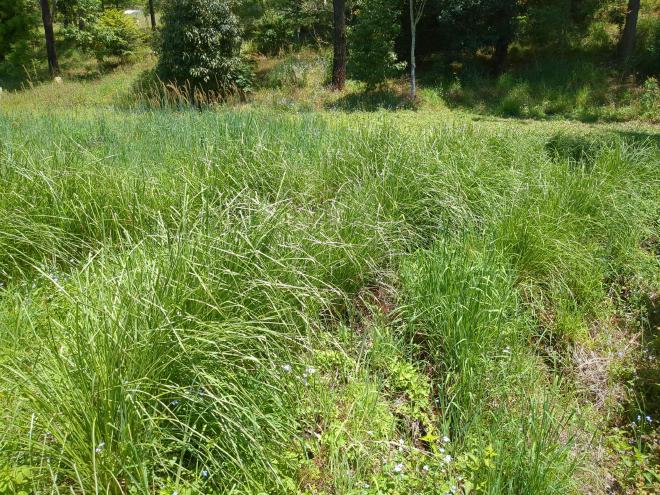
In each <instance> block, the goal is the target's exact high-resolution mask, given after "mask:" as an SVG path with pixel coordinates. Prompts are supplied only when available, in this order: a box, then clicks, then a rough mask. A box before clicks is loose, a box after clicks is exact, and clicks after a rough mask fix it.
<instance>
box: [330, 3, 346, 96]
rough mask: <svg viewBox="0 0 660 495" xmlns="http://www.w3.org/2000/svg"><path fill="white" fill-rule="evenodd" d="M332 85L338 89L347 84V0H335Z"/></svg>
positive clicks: (333, 4)
mask: <svg viewBox="0 0 660 495" xmlns="http://www.w3.org/2000/svg"><path fill="white" fill-rule="evenodd" d="M332 6H333V17H334V31H333V42H334V43H333V45H334V51H333V57H332V87H333V88H334V89H336V90H337V91H341V90H343V89H344V85H345V84H346V0H333V1H332Z"/></svg>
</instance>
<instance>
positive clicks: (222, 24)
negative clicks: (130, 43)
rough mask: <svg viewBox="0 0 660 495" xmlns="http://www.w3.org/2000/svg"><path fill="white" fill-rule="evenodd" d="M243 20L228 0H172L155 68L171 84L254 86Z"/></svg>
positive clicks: (226, 89) (228, 90)
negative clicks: (245, 56) (243, 50)
mask: <svg viewBox="0 0 660 495" xmlns="http://www.w3.org/2000/svg"><path fill="white" fill-rule="evenodd" d="M241 42H242V39H241V30H240V27H239V23H238V18H237V17H236V16H235V15H234V14H233V13H232V12H231V9H230V6H229V3H228V2H227V1H226V0H168V2H167V3H166V4H165V8H164V15H163V30H162V38H161V43H160V50H159V51H160V58H159V60H158V66H157V68H156V71H157V73H158V76H159V77H160V78H161V79H163V80H164V81H166V82H171V83H176V84H178V85H189V86H191V87H192V88H195V89H203V90H214V91H220V92H221V93H223V94H227V93H232V92H237V91H238V92H243V91H245V90H247V89H249V85H250V82H251V70H250V68H249V66H248V64H247V63H246V62H245V61H244V60H243V59H242V58H241V56H240V48H241Z"/></svg>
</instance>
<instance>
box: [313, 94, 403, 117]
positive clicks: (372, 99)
mask: <svg viewBox="0 0 660 495" xmlns="http://www.w3.org/2000/svg"><path fill="white" fill-rule="evenodd" d="M324 108H325V109H326V110H341V111H344V112H376V111H379V110H392V111H393V110H412V109H414V108H415V103H414V102H413V101H411V100H410V98H409V97H408V95H405V94H402V93H401V92H398V91H393V90H389V89H385V90H375V91H364V92H360V93H349V94H347V95H345V96H342V97H341V98H339V99H337V100H334V101H330V102H327V103H325V105H324Z"/></svg>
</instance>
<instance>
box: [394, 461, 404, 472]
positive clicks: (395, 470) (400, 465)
mask: <svg viewBox="0 0 660 495" xmlns="http://www.w3.org/2000/svg"><path fill="white" fill-rule="evenodd" d="M401 471H403V464H402V463H399V464H397V465H396V466H394V472H395V473H400V472H401Z"/></svg>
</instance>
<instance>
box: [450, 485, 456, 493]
mask: <svg viewBox="0 0 660 495" xmlns="http://www.w3.org/2000/svg"><path fill="white" fill-rule="evenodd" d="M450 491H451V492H452V493H456V492H457V491H458V488H456V485H454V486H452V487H451V488H450Z"/></svg>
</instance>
